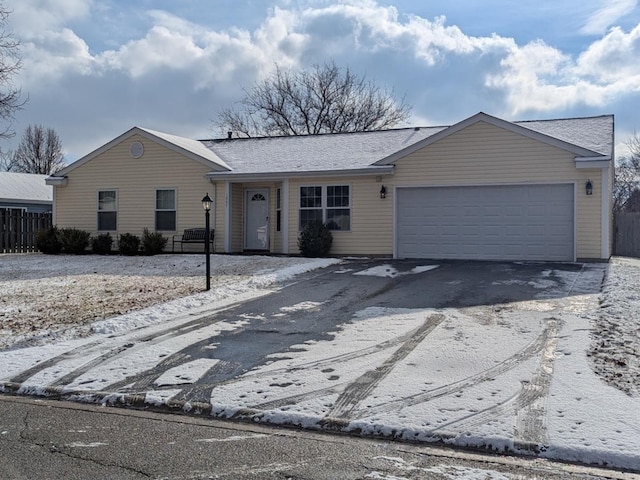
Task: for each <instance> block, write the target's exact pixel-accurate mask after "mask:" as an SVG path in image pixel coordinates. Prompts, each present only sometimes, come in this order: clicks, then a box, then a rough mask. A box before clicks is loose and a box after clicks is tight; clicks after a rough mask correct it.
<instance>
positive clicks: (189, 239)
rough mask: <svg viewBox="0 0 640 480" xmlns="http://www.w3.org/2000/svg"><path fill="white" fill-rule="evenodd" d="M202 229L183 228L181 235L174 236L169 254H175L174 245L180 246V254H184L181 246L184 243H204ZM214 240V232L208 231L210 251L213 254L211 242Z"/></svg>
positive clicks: (212, 230)
mask: <svg viewBox="0 0 640 480" xmlns="http://www.w3.org/2000/svg"><path fill="white" fill-rule="evenodd" d="M204 237H205V232H204V228H185V229H184V232H182V235H174V236H173V239H172V243H171V253H173V252H175V248H176V243H179V244H180V252H184V249H183V246H184V244H185V243H201V244H203V245H204V242H205V239H204ZM214 238H215V230H214V229H213V228H212V229H211V230H210V231H209V242H210V243H211V251H212V252H213V245H214V243H213V240H214Z"/></svg>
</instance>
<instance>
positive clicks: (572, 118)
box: [513, 113, 614, 123]
mask: <svg viewBox="0 0 640 480" xmlns="http://www.w3.org/2000/svg"><path fill="white" fill-rule="evenodd" d="M613 116H614V114H613V113H607V114H602V115H589V116H586V117H561V118H543V119H538V120H514V121H513V123H533V122H538V123H539V122H560V121H564V120H589V119H595V118H605V117H613Z"/></svg>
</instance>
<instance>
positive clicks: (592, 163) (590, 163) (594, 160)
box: [575, 155, 611, 168]
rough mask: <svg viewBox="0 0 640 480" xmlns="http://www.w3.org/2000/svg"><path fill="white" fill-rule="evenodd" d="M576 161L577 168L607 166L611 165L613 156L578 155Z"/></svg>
mask: <svg viewBox="0 0 640 480" xmlns="http://www.w3.org/2000/svg"><path fill="white" fill-rule="evenodd" d="M575 162H576V168H607V167H610V166H611V157H610V156H605V155H602V156H598V157H576V158H575Z"/></svg>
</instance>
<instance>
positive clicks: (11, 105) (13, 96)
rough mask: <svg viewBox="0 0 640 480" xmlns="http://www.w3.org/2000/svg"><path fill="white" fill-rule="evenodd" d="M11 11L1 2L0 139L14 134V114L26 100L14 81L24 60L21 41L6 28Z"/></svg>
mask: <svg viewBox="0 0 640 480" xmlns="http://www.w3.org/2000/svg"><path fill="white" fill-rule="evenodd" d="M10 13H11V12H10V11H9V10H8V9H6V8H5V6H4V4H3V3H0V119H1V120H2V126H0V139H1V138H8V137H12V136H13V135H14V132H13V129H12V123H13V115H14V113H15V112H16V111H17V110H20V108H22V106H23V105H24V103H25V101H24V100H22V98H21V96H22V92H21V90H20V89H19V88H16V87H15V86H14V83H13V79H14V77H15V76H16V75H17V74H18V72H19V71H20V68H21V67H22V62H21V61H20V58H19V56H18V53H19V47H20V42H18V41H17V40H15V39H14V38H13V36H12V35H11V33H8V32H7V31H6V30H5V26H6V23H7V18H9V14H10Z"/></svg>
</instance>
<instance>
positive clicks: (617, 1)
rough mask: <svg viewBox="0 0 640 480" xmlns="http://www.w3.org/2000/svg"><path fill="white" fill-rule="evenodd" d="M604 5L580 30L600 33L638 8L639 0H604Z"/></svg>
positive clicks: (589, 33) (588, 33) (592, 33)
mask: <svg viewBox="0 0 640 480" xmlns="http://www.w3.org/2000/svg"><path fill="white" fill-rule="evenodd" d="M601 3H602V4H603V7H601V8H599V9H598V10H597V11H596V12H594V13H593V14H592V15H591V16H590V17H589V18H588V19H587V22H586V23H585V25H584V26H583V27H582V29H581V30H580V31H581V32H582V33H584V34H587V35H600V34H603V33H605V32H606V30H607V28H608V27H610V26H611V25H613V24H614V23H615V22H616V21H617V20H618V19H620V18H621V17H623V16H624V15H626V14H628V13H629V12H631V11H632V10H633V9H634V8H636V6H637V4H638V2H637V0H602V2H601Z"/></svg>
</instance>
